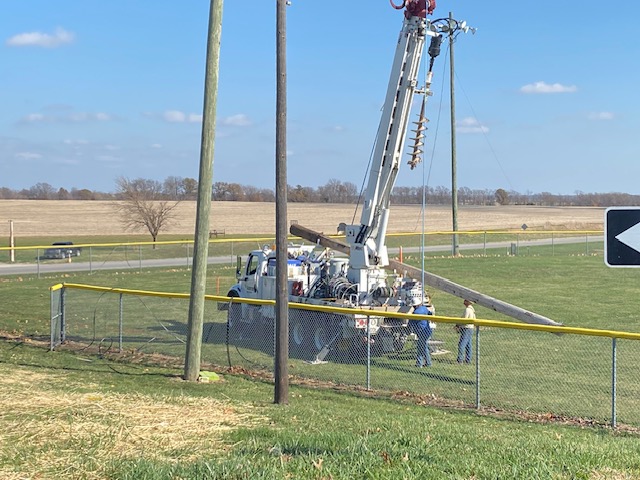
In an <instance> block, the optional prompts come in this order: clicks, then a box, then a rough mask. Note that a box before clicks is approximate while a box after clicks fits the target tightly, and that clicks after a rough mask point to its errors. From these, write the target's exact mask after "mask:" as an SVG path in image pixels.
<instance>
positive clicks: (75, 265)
mask: <svg viewBox="0 0 640 480" xmlns="http://www.w3.org/2000/svg"><path fill="white" fill-rule="evenodd" d="M588 241H589V244H592V243H597V242H603V241H604V237H603V236H591V235H590V236H589V237H588ZM552 242H553V244H554V245H566V244H575V243H585V237H562V238H554V239H551V238H543V239H538V240H521V241H519V242H518V248H523V247H534V246H542V245H551V244H552ZM513 243H514V242H511V241H503V242H487V243H486V244H485V243H467V244H464V245H460V247H459V251H461V252H462V251H465V250H482V249H484V248H487V249H495V248H505V249H510V248H511V245H512V244H513ZM398 250H399V249H397V248H390V249H389V253H390V254H397V253H398ZM424 250H425V252H429V253H434V252H450V251H451V247H450V246H448V245H432V246H425V249H424ZM419 251H420V247H406V248H403V253H417V252H419ZM247 253H248V252H247ZM74 258H77V257H74ZM192 261H193V259H192V258H186V257H183V258H163V259H154V260H138V261H107V262H77V261H72V262H71V263H45V262H40V263H39V264H38V263H20V264H10V263H0V276H6V275H43V274H48V273H66V272H88V271H91V272H95V271H99V270H129V269H136V268H138V269H140V268H162V267H191V265H192ZM208 263H209V264H223V263H228V264H229V265H235V264H236V260H235V258H230V257H228V256H223V257H209V262H208Z"/></svg>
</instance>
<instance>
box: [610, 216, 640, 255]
mask: <svg viewBox="0 0 640 480" xmlns="http://www.w3.org/2000/svg"><path fill="white" fill-rule="evenodd" d="M604 232H605V237H604V261H605V263H606V264H607V265H608V266H609V267H640V207H611V208H607V210H606V211H605V213H604Z"/></svg>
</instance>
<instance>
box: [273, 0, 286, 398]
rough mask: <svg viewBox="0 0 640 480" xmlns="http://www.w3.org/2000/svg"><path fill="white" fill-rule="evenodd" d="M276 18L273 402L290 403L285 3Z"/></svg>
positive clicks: (281, 0) (279, 5)
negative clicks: (274, 353) (274, 351)
mask: <svg viewBox="0 0 640 480" xmlns="http://www.w3.org/2000/svg"><path fill="white" fill-rule="evenodd" d="M276 1H277V6H276V9H277V15H276V17H277V19H276V30H277V33H276V35H277V39H276V43H277V46H276V54H277V59H276V62H277V68H276V76H277V79H276V89H277V92H276V338H275V346H276V348H275V350H276V355H275V368H274V374H275V392H274V403H279V404H286V403H289V365H288V363H289V301H288V300H289V298H288V292H287V286H288V281H287V50H286V45H287V43H286V42H287V35H286V23H287V22H286V20H287V14H286V9H287V3H288V2H287V1H286V0H276Z"/></svg>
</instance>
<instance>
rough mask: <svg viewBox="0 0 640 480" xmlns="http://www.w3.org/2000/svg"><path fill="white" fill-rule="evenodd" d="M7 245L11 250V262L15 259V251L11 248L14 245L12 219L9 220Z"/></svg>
mask: <svg viewBox="0 0 640 480" xmlns="http://www.w3.org/2000/svg"><path fill="white" fill-rule="evenodd" d="M9 246H10V247H11V250H9V261H10V262H11V263H13V262H15V261H16V252H15V250H14V249H13V247H15V246H16V244H15V239H14V236H13V220H9Z"/></svg>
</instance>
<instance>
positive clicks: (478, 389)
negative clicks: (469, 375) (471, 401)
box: [476, 325, 480, 410]
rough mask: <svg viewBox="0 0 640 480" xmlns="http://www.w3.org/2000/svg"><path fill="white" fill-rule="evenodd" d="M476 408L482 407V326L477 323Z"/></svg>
mask: <svg viewBox="0 0 640 480" xmlns="http://www.w3.org/2000/svg"><path fill="white" fill-rule="evenodd" d="M476 409H477V410H479V409H480V327H479V326H477V325H476Z"/></svg>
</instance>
